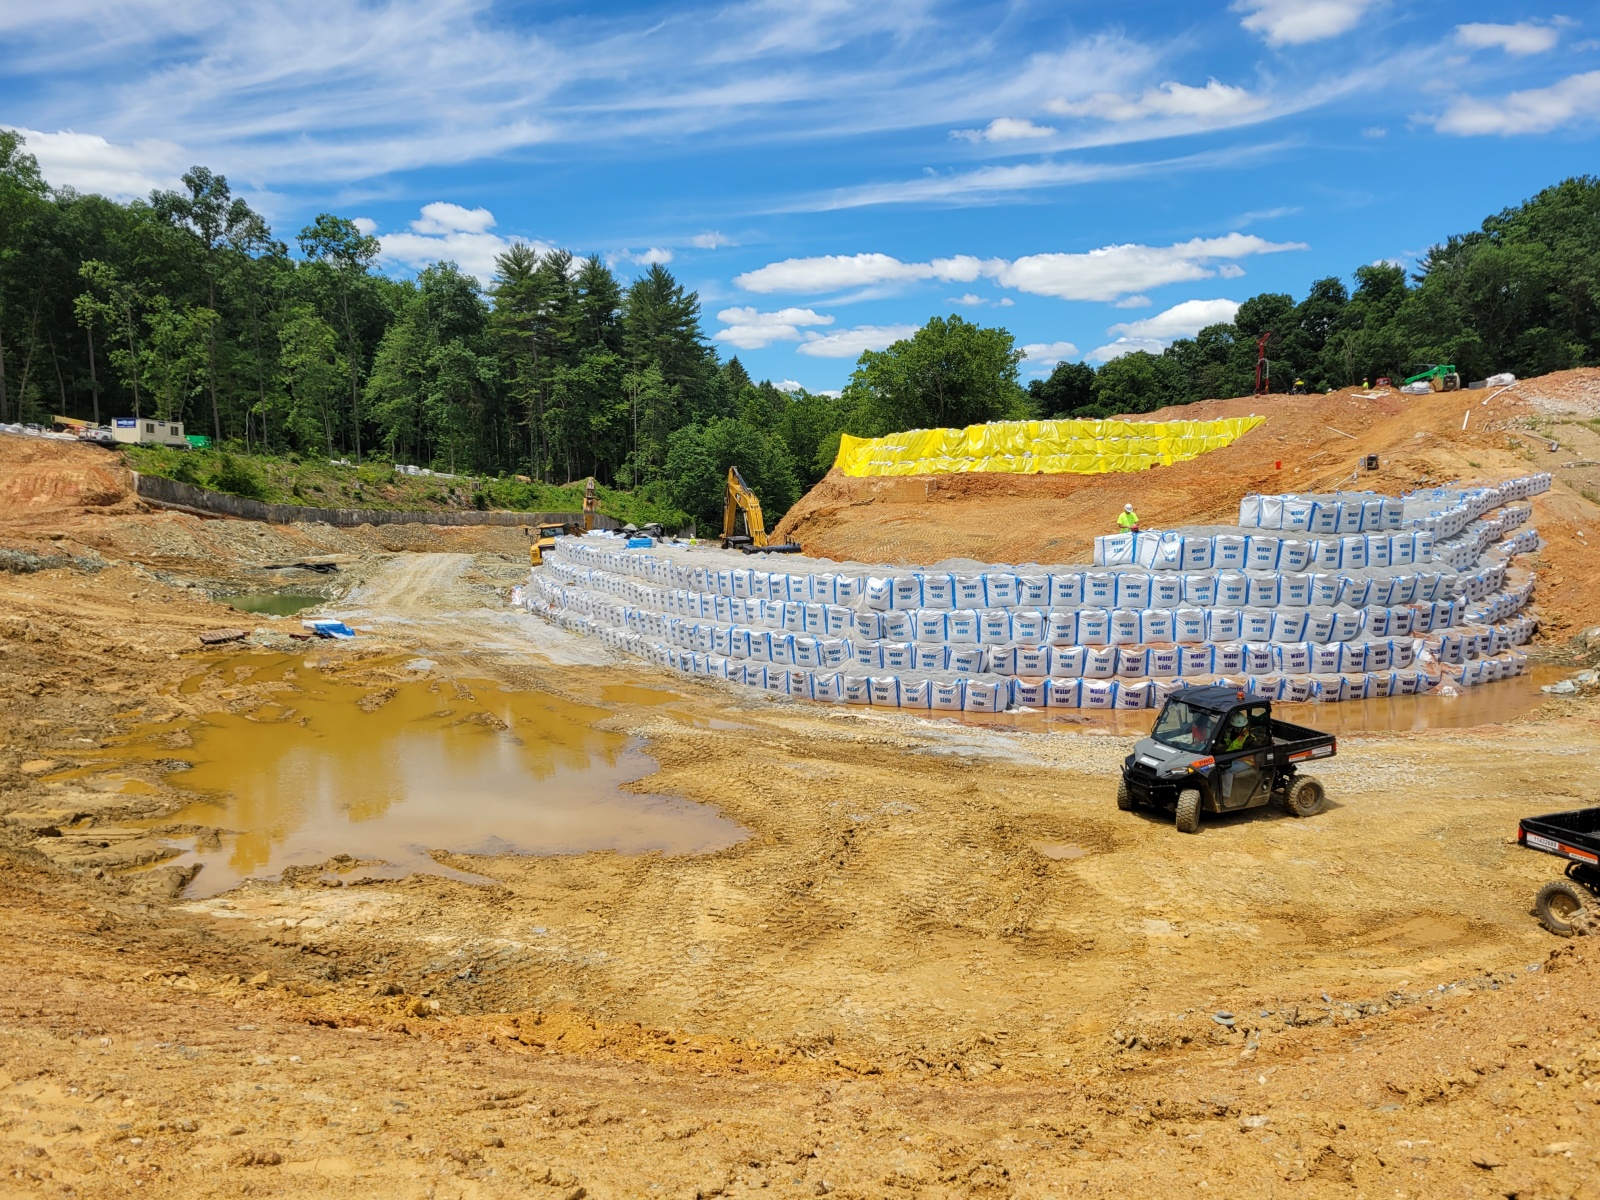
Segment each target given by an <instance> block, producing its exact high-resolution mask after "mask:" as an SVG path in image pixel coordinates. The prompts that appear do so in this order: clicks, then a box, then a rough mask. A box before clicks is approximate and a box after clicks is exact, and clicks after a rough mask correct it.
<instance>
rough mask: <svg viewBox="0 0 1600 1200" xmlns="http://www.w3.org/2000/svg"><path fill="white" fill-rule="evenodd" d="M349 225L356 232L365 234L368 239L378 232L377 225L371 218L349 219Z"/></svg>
mask: <svg viewBox="0 0 1600 1200" xmlns="http://www.w3.org/2000/svg"><path fill="white" fill-rule="evenodd" d="M350 224H352V225H354V226H355V227H356V228H357V229H358V230H360V231H361V232H362V233H364V234H366V235H367V236H368V237H371V236H372V235H373V234H375V233H377V232H378V223H377V222H376V221H374V220H373V219H372V218H371V217H355V218H352V219H351V221H350Z"/></svg>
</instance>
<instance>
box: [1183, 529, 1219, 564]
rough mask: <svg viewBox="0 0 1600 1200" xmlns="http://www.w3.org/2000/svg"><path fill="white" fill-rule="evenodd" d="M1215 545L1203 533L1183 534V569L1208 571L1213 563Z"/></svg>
mask: <svg viewBox="0 0 1600 1200" xmlns="http://www.w3.org/2000/svg"><path fill="white" fill-rule="evenodd" d="M1215 559H1216V547H1215V546H1214V545H1213V544H1212V540H1211V538H1210V537H1208V536H1206V535H1204V534H1195V533H1186V534H1184V535H1183V563H1182V568H1183V570H1185V571H1209V570H1210V569H1211V568H1212V566H1213V565H1215Z"/></svg>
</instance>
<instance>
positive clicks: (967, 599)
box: [950, 574, 988, 608]
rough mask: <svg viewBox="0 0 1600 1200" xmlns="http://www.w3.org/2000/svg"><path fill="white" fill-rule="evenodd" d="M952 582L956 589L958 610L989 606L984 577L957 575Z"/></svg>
mask: <svg viewBox="0 0 1600 1200" xmlns="http://www.w3.org/2000/svg"><path fill="white" fill-rule="evenodd" d="M950 578H951V580H952V582H953V584H954V587H955V597H956V599H955V607H956V608H983V607H985V606H986V605H987V603H988V601H987V599H986V596H987V593H986V592H985V590H984V585H983V576H982V575H981V574H977V575H966V574H955V575H952V576H951V577H950Z"/></svg>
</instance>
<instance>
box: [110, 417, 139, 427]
mask: <svg viewBox="0 0 1600 1200" xmlns="http://www.w3.org/2000/svg"><path fill="white" fill-rule="evenodd" d="M113 421H114V422H115V424H116V426H117V428H118V429H137V428H138V427H139V418H138V417H114V418H113Z"/></svg>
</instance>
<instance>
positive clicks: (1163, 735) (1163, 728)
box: [1150, 700, 1222, 753]
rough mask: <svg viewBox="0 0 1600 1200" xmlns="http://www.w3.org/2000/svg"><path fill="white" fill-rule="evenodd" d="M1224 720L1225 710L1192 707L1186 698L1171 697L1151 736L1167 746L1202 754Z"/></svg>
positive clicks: (1157, 719)
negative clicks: (1175, 698) (1185, 700)
mask: <svg viewBox="0 0 1600 1200" xmlns="http://www.w3.org/2000/svg"><path fill="white" fill-rule="evenodd" d="M1221 720H1222V714H1221V713H1214V712H1208V711H1207V710H1206V709H1203V708H1192V707H1190V706H1189V705H1187V704H1185V703H1184V702H1183V701H1182V700H1168V701H1167V706H1166V707H1165V708H1163V709H1162V710H1161V715H1160V716H1159V717H1158V718H1156V727H1155V728H1154V729H1152V730H1151V731H1150V736H1151V737H1153V738H1155V739H1156V741H1158V742H1161V743H1163V744H1164V745H1167V746H1174V747H1176V748H1177V749H1179V750H1193V751H1195V752H1197V753H1198V752H1201V751H1204V750H1205V749H1206V748H1207V747H1208V746H1210V745H1211V737H1212V735H1213V734H1214V733H1216V731H1217V723H1218V722H1219V721H1221Z"/></svg>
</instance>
